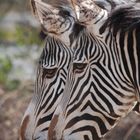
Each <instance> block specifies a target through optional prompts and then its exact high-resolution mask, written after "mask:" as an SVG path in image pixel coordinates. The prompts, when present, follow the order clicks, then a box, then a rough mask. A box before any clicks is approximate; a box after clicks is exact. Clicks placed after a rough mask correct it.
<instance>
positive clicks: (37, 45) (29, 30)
mask: <svg viewBox="0 0 140 140" xmlns="http://www.w3.org/2000/svg"><path fill="white" fill-rule="evenodd" d="M39 32H40V27H39V23H38V21H37V20H36V19H35V18H34V16H33V15H32V12H31V8H30V1H29V0H0V140H15V139H17V137H18V128H19V125H20V122H21V119H22V116H23V114H24V112H25V109H26V108H27V106H28V104H29V101H30V99H31V97H32V95H33V92H34V81H35V75H36V67H37V62H38V58H39V56H40V54H41V51H42V47H41V46H43V45H42V44H43V41H41V39H40V38H39ZM104 140H140V120H139V116H137V115H135V114H134V113H131V114H130V115H129V116H128V117H127V118H125V119H124V120H122V122H121V123H119V125H118V126H117V127H116V128H115V129H114V130H113V131H111V132H110V133H109V134H108V135H107V136H106V137H105V139H104Z"/></svg>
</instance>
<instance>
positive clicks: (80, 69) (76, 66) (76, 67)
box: [73, 63, 87, 73]
mask: <svg viewBox="0 0 140 140" xmlns="http://www.w3.org/2000/svg"><path fill="white" fill-rule="evenodd" d="M86 66H87V63H73V72H76V73H81V72H83V71H84V69H85V68H86Z"/></svg>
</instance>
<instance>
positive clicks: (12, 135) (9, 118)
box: [0, 82, 140, 140]
mask: <svg viewBox="0 0 140 140" xmlns="http://www.w3.org/2000/svg"><path fill="white" fill-rule="evenodd" d="M32 93H33V85H32V83H30V82H26V85H22V86H20V87H19V89H17V90H16V91H13V92H6V91H4V90H2V88H0V140H17V132H18V128H19V125H20V122H21V118H22V116H23V114H24V111H25V109H26V108H27V106H28V103H29V101H30V99H31V95H32ZM104 140H140V116H138V115H136V114H135V113H131V114H129V116H128V117H127V118H125V119H123V120H122V121H121V122H120V123H119V125H118V126H117V127H115V129H113V130H112V131H111V132H110V133H109V134H108V135H107V136H106V138H105V139H104Z"/></svg>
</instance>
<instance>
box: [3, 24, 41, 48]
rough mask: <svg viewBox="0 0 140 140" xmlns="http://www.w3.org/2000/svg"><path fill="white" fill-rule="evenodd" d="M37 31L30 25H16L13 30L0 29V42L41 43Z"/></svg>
mask: <svg viewBox="0 0 140 140" xmlns="http://www.w3.org/2000/svg"><path fill="white" fill-rule="evenodd" d="M38 33H39V31H38V29H36V28H33V27H30V26H27V25H25V26H23V25H22V26H21V25H18V26H17V27H16V29H15V30H14V31H9V32H7V31H5V30H0V42H13V43H16V44H17V45H20V46H21V45H33V44H37V45H41V39H40V38H39V35H38Z"/></svg>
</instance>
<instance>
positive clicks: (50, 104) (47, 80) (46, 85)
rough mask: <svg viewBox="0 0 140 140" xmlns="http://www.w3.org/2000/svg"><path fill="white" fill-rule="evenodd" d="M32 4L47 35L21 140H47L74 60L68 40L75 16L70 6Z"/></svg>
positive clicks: (22, 128)
mask: <svg viewBox="0 0 140 140" xmlns="http://www.w3.org/2000/svg"><path fill="white" fill-rule="evenodd" d="M31 2H32V6H33V12H34V13H35V15H36V16H37V17H38V19H39V21H40V23H41V25H42V27H43V29H44V30H43V31H44V32H45V33H46V34H47V35H46V38H45V47H44V49H43V52H42V54H41V57H40V59H39V64H38V69H37V77H36V84H35V93H34V95H33V98H32V100H31V102H30V104H29V106H28V108H27V110H26V112H25V115H24V117H23V120H22V123H21V128H20V140H47V139H48V138H47V137H48V128H49V124H50V120H51V118H52V116H53V112H54V110H55V108H56V107H57V105H58V103H59V101H60V99H61V97H62V94H63V90H64V87H65V82H66V78H67V73H68V69H69V65H70V63H71V60H72V51H71V49H70V47H69V46H68V43H67V40H69V33H70V32H71V30H72V28H73V24H74V20H75V19H74V18H75V17H73V12H72V11H70V10H69V7H68V8H67V7H66V5H65V8H62V7H59V8H58V7H53V6H52V5H49V4H46V3H44V2H42V1H39V0H38V1H37V0H35V1H31Z"/></svg>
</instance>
